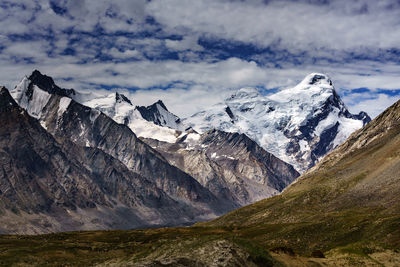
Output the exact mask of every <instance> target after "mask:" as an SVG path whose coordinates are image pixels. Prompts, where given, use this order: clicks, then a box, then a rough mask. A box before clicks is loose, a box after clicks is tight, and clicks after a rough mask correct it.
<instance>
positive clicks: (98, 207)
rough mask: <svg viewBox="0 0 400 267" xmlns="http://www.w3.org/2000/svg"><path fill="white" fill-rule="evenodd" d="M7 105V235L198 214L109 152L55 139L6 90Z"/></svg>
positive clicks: (2, 138)
mask: <svg viewBox="0 0 400 267" xmlns="http://www.w3.org/2000/svg"><path fill="white" fill-rule="evenodd" d="M0 104H1V106H0V107H1V108H0V122H1V125H2V127H1V128H0V159H1V160H0V170H1V171H0V196H1V197H0V218H2V221H3V222H4V223H2V225H1V226H0V232H2V233H11V232H12V233H45V232H53V231H71V230H85V229H110V228H123V229H129V228H134V227H145V226H149V225H177V224H182V223H190V222H192V221H193V220H195V218H196V216H198V214H196V212H197V211H198V210H196V209H194V208H193V207H191V205H188V204H185V203H182V202H180V201H179V202H178V201H176V200H174V199H172V198H171V197H170V196H168V194H166V193H165V192H164V191H163V190H161V189H159V188H158V186H157V185H156V184H155V182H154V181H153V180H152V179H149V178H146V177H144V176H142V175H140V174H138V173H136V172H133V171H132V170H129V169H128V168H127V167H126V166H125V165H124V164H123V163H122V162H120V161H119V160H117V159H115V158H114V157H112V156H110V155H108V154H106V153H104V152H103V151H102V150H100V149H97V148H89V147H82V146H79V145H76V144H75V143H73V142H71V141H69V140H68V139H66V138H65V137H61V136H59V137H57V139H55V138H54V137H53V136H52V135H51V134H49V133H48V132H47V131H45V130H44V129H43V128H42V126H41V125H40V124H39V122H38V121H37V120H36V119H34V118H32V117H30V116H29V115H28V114H27V113H26V112H25V111H24V110H23V109H21V108H20V107H19V106H18V105H17V104H16V103H15V101H14V100H13V99H12V97H11V96H10V94H9V93H8V91H7V90H6V89H1V91H0ZM4 107H6V108H7V109H6V108H4Z"/></svg>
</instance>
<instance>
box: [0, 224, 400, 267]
mask: <svg viewBox="0 0 400 267" xmlns="http://www.w3.org/2000/svg"><path fill="white" fill-rule="evenodd" d="M242 231H243V230H240V229H229V228H216V227H208V226H205V227H203V226H195V227H188V228H162V229H146V230H135V231H91V232H66V233H56V234H48V235H37V236H20V235H3V236H0V265H1V266H32V265H40V266H400V252H399V250H398V249H396V248H393V247H392V248H389V247H385V246H384V245H383V244H374V243H373V242H370V243H353V244H349V245H345V246H341V247H335V248H331V249H329V250H327V251H324V252H322V251H319V250H315V251H312V252H311V254H310V253H309V252H308V251H307V250H302V249H299V248H294V249H292V248H291V247H285V246H278V247H269V246H268V245H267V246H265V245H264V244H262V243H263V242H260V241H259V240H256V238H254V237H253V238H244V237H243V232H242ZM304 242H305V243H310V240H304ZM320 245H321V246H324V244H320ZM327 247H329V244H327Z"/></svg>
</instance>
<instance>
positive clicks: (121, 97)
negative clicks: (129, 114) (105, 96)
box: [115, 93, 132, 106]
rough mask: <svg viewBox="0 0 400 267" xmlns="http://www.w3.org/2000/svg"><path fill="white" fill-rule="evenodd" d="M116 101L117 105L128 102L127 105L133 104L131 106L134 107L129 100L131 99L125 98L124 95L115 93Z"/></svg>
mask: <svg viewBox="0 0 400 267" xmlns="http://www.w3.org/2000/svg"><path fill="white" fill-rule="evenodd" d="M115 101H116V102H117V103H121V102H127V103H129V104H131V106H132V102H131V101H130V100H129V98H127V97H126V96H124V95H123V94H120V93H115Z"/></svg>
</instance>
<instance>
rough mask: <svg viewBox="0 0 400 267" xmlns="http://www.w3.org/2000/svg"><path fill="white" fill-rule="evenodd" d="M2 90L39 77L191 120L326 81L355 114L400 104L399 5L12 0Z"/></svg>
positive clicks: (3, 22) (4, 12) (1, 32)
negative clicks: (243, 94)
mask: <svg viewBox="0 0 400 267" xmlns="http://www.w3.org/2000/svg"><path fill="white" fill-rule="evenodd" d="M0 66H1V68H0V84H4V85H6V86H7V87H8V88H13V87H14V86H15V85H16V84H17V83H18V82H19V81H20V80H21V79H22V78H23V77H24V76H25V75H29V74H30V73H31V72H32V71H33V70H34V69H38V70H40V71H41V72H42V73H45V74H47V75H49V76H52V77H53V78H54V79H55V81H56V83H57V84H58V85H59V86H61V87H64V88H75V89H77V90H81V91H82V90H103V91H106V90H111V91H116V90H117V91H121V92H125V93H126V94H128V95H129V96H130V97H131V98H132V99H133V102H134V103H136V104H139V105H147V104H151V103H153V102H155V101H156V100H158V99H161V100H163V101H164V103H165V104H166V105H167V107H168V108H169V110H170V111H172V112H174V113H175V114H177V115H178V116H181V117H186V116H190V115H191V114H193V113H195V112H197V111H200V110H203V109H206V108H207V106H210V105H213V104H215V103H217V102H220V101H222V100H223V99H224V98H226V97H228V96H229V95H230V94H232V93H233V92H235V91H236V90H237V89H239V88H241V87H256V88H258V89H259V90H260V91H261V92H262V93H264V94H268V93H270V92H276V90H281V89H284V88H289V87H293V86H295V85H296V84H297V83H298V82H300V81H301V80H302V79H303V78H304V77H305V76H306V75H307V74H309V73H312V72H320V73H325V74H327V75H328V76H329V77H330V78H331V79H332V80H333V82H334V85H335V88H336V90H337V91H338V93H339V94H340V96H341V97H342V98H343V100H344V102H345V104H346V105H347V106H348V108H349V109H350V111H351V112H354V113H358V112H359V111H361V110H363V111H366V112H367V113H368V114H369V115H370V116H371V117H375V116H377V115H378V114H379V113H380V112H382V111H383V110H384V109H385V108H387V107H388V106H390V105H391V104H392V103H394V102H395V101H397V100H398V99H399V98H400V1H393V0H380V1H367V0H364V1H361V0H353V1H348V0H335V1H331V0H291V1H289V0H279V1H278V0H151V1H150V0H114V1H105V0H96V1H94V0H92V1H88V0H59V1H56V0H49V1H47V0H12V1H8V0H2V1H1V2H0Z"/></svg>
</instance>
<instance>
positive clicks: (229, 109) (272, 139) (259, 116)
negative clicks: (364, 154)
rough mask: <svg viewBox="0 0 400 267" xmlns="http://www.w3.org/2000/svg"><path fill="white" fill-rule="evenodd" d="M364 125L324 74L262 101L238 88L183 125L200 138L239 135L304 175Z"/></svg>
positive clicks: (254, 93) (252, 91) (363, 119)
mask: <svg viewBox="0 0 400 267" xmlns="http://www.w3.org/2000/svg"><path fill="white" fill-rule="evenodd" d="M364 115H365V116H364ZM369 120H370V118H369V117H368V115H366V114H365V113H362V114H359V115H353V114H351V113H350V112H349V111H348V110H347V108H346V106H345V105H344V103H343V101H342V100H341V99H340V97H339V95H338V94H337V93H336V91H335V88H334V86H333V83H332V81H331V79H330V78H329V77H328V76H327V75H325V74H319V73H312V74H310V75H308V76H307V77H306V78H305V79H304V80H303V81H301V82H300V83H299V84H298V85H296V86H295V87H293V88H287V89H284V90H281V91H279V92H277V93H274V94H271V95H268V96H263V95H261V94H260V93H258V91H257V90H256V89H250V88H243V89H240V90H239V91H237V92H236V93H235V94H233V96H232V97H229V98H227V99H226V100H225V101H224V102H222V103H219V104H217V105H214V106H213V107H211V108H209V109H207V110H204V111H201V112H198V113H196V114H194V115H193V116H191V117H189V118H187V119H185V120H184V122H185V123H186V124H187V125H188V126H191V127H193V128H194V129H195V130H196V131H198V132H200V133H202V132H205V131H207V130H210V129H213V128H214V129H218V130H222V131H227V132H239V133H245V134H246V135H247V136H249V137H250V138H252V139H253V140H255V141H256V142H257V143H258V144H260V145H261V146H262V147H263V148H265V149H266V150H267V151H269V152H271V153H273V154H274V155H275V156H277V157H279V158H280V159H282V160H284V161H286V162H288V163H290V164H292V165H293V166H294V167H295V168H296V169H297V170H298V171H300V172H304V171H305V170H307V169H308V168H310V167H311V166H313V165H314V164H315V163H316V162H317V161H318V160H319V159H320V158H322V157H323V156H324V155H325V154H326V153H328V152H329V151H331V150H332V149H333V148H334V147H336V146H337V145H339V144H341V143H342V142H344V140H345V139H346V138H347V137H348V136H349V135H350V134H351V133H352V132H353V131H355V130H357V129H359V128H361V127H362V126H363V125H364V124H365V123H367V122H368V121H369Z"/></svg>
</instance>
